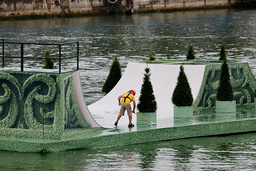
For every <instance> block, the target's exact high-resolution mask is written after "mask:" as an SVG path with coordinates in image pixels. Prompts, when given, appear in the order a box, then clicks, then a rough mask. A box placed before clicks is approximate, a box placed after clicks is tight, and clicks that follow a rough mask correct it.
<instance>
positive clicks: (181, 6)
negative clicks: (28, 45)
mask: <svg viewBox="0 0 256 171" xmlns="http://www.w3.org/2000/svg"><path fill="white" fill-rule="evenodd" d="M34 3H35V4H34V5H33V6H31V4H26V3H22V2H17V3H14V4H12V3H10V4H5V3H4V2H2V3H1V2H0V20H24V19H46V18H61V17H79V16H92V15H99V16H100V15H106V14H107V15H109V14H125V12H126V11H127V7H126V5H124V2H116V3H115V4H111V3H108V2H100V3H99V2H98V3H97V5H95V4H91V5H88V3H87V2H86V0H83V2H81V3H80V4H79V3H77V4H76V5H74V4H72V3H75V2H72V3H71V2H69V3H67V4H66V5H65V6H64V5H61V6H60V5H55V4H42V3H41V4H37V3H36V2H34ZM125 3H126V2H125ZM36 6H40V8H38V7H36ZM78 6H79V7H78ZM255 6H256V5H255V2H251V1H245V2H242V3H241V2H240V1H237V0H233V1H229V2H227V1H217V2H215V1H211V0H208V1H199V2H186V1H177V2H175V3H171V2H167V1H163V0H159V1H157V2H155V1H154V2H153V3H151V2H146V1H143V0H138V1H134V4H133V7H132V8H133V11H134V13H152V12H176V11H193V10H212V9H250V8H252V9H254V7H255Z"/></svg>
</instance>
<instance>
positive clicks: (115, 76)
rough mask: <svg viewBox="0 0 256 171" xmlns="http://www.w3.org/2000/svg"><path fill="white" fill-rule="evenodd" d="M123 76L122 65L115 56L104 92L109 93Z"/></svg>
mask: <svg viewBox="0 0 256 171" xmlns="http://www.w3.org/2000/svg"><path fill="white" fill-rule="evenodd" d="M121 77H122V74H121V66H120V63H119V61H118V59H117V57H115V58H114V61H113V63H112V65H111V68H110V72H109V75H108V77H107V79H106V81H105V83H104V85H103V88H102V92H105V93H109V92H110V91H111V90H112V89H113V88H114V87H115V85H116V84H117V82H118V81H119V80H120V78H121Z"/></svg>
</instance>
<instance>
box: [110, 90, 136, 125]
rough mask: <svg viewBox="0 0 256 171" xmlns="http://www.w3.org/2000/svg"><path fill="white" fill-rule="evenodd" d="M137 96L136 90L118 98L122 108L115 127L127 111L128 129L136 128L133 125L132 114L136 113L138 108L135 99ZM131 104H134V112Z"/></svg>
mask: <svg viewBox="0 0 256 171" xmlns="http://www.w3.org/2000/svg"><path fill="white" fill-rule="evenodd" d="M135 94H136V91H135V90H134V89H131V90H129V91H128V92H125V93H123V94H122V95H120V96H119V97H118V105H119V106H121V107H120V112H119V114H118V116H117V119H116V122H115V124H114V125H115V126H117V124H118V121H119V119H120V118H121V117H122V116H124V112H125V110H127V114H128V116H129V125H128V127H129V128H130V127H134V125H133V124H132V113H135V107H136V102H135V97H134V96H135ZM121 99H122V100H121ZM131 102H133V110H132V107H131V104H130V103H131Z"/></svg>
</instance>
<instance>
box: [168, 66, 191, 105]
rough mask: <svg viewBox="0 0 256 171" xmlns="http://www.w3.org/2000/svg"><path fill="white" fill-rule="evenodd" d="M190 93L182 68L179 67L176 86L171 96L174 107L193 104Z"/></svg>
mask: <svg viewBox="0 0 256 171" xmlns="http://www.w3.org/2000/svg"><path fill="white" fill-rule="evenodd" d="M193 100H194V99H193V96H192V91H191V88H190V85H189V82H188V79H187V76H186V74H185V72H184V68H183V66H182V65H181V66H180V72H179V76H178V82H177V85H176V87H175V89H174V91H173V94H172V102H173V104H174V105H176V106H191V105H192V104H193Z"/></svg>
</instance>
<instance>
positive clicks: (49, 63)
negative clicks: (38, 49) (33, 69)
mask: <svg viewBox="0 0 256 171" xmlns="http://www.w3.org/2000/svg"><path fill="white" fill-rule="evenodd" d="M44 57H45V65H44V66H43V69H53V68H54V61H53V60H52V57H51V55H50V51H49V50H47V51H46V52H45V54H44Z"/></svg>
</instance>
